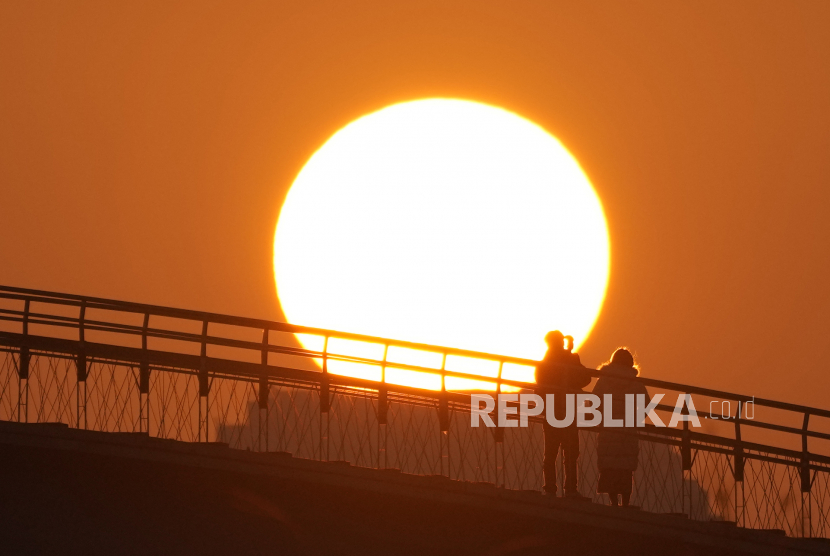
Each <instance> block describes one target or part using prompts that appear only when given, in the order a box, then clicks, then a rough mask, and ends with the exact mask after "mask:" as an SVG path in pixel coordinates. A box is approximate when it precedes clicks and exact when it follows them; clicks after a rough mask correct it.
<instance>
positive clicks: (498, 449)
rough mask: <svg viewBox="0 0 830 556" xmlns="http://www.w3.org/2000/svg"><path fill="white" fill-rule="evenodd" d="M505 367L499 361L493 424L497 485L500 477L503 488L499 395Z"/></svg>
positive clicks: (502, 450)
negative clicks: (502, 372) (494, 425)
mask: <svg viewBox="0 0 830 556" xmlns="http://www.w3.org/2000/svg"><path fill="white" fill-rule="evenodd" d="M503 366H504V361H499V374H498V375H497V377H496V409H495V412H494V413H495V417H494V418H493V422H494V423H495V424H496V427H495V428H494V429H493V437H494V440H495V443H494V449H495V452H496V453H495V457H494V459H495V464H496V479H495V485H496V487H498V486H499V477H501V479H502V481H501V483H502V486H503V485H504V429H503V428H502V427H500V426H499V394H500V393H501V371H502V367H503Z"/></svg>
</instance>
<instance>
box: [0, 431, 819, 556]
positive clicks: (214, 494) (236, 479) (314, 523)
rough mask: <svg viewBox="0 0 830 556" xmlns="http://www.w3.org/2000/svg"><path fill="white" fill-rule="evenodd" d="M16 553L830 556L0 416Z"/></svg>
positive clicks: (757, 537) (0, 509) (337, 468)
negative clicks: (813, 555) (751, 555)
mask: <svg viewBox="0 0 830 556" xmlns="http://www.w3.org/2000/svg"><path fill="white" fill-rule="evenodd" d="M0 470H1V471H2V476H3V477H4V481H3V483H4V485H3V489H2V495H0V496H2V504H0V538H2V549H0V552H2V553H5V554H90V555H94V554H108V555H109V554H142V555H148V554H198V555H200V556H206V555H212V554H217V555H219V554H221V555H223V556H228V555H231V554H365V555H372V554H403V555H407V554H447V555H464V554H476V555H507V554H517V555H518V554H522V555H535V554H568V555H580V554H586V555H587V554H615V555H626V554H637V555H640V554H650V555H664V554H665V555H669V554H671V555H677V554H681V555H682V554H706V555H709V556H712V555H725V556H726V555H739V554H769V555H773V554H805V555H806V554H830V545H829V544H827V543H826V542H824V541H821V540H809V539H790V538H786V537H784V536H783V535H780V534H776V533H773V532H760V531H747V530H740V529H737V528H735V527H730V526H728V525H719V524H706V523H698V522H692V521H689V520H686V519H684V518H681V517H677V516H665V515H655V514H648V513H646V512H640V511H637V510H634V509H623V508H610V507H604V506H598V505H595V504H591V503H587V502H572V501H568V500H559V499H550V498H547V497H543V496H541V495H540V494H539V493H536V492H511V491H505V490H503V489H496V488H494V487H493V486H492V485H486V484H472V483H460V482H456V481H450V480H448V479H446V478H444V477H419V476H412V475H404V474H401V473H399V472H395V471H393V470H383V471H378V470H371V469H362V468H355V467H351V466H349V465H348V464H344V463H337V462H327V463H323V462H316V461H310V460H302V459H298V458H292V457H291V456H290V455H288V454H281V453H254V452H246V451H238V450H230V449H228V448H227V447H226V446H224V445H220V444H192V443H183V442H176V441H169V440H161V439H154V438H148V437H147V436H146V435H141V434H130V433H127V434H124V433H102V432H92V431H82V430H77V429H70V428H68V427H66V426H65V425H61V424H18V423H8V422H0Z"/></svg>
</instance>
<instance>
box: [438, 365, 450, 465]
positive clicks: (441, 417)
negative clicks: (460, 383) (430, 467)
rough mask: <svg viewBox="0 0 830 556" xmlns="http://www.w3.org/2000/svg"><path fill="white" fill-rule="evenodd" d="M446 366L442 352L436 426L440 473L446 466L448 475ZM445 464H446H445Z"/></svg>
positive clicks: (448, 424)
mask: <svg viewBox="0 0 830 556" xmlns="http://www.w3.org/2000/svg"><path fill="white" fill-rule="evenodd" d="M446 366H447V354H446V352H445V353H444V354H443V357H442V358H441V393H440V394H439V396H438V428H439V434H440V437H439V440H440V447H441V462H440V463H441V474H442V475H443V474H444V467H446V468H447V477H448V478H449V476H450V462H449V456H450V433H449V431H450V411H449V399H448V395H447V384H446V379H447V377H446V372H445V371H446ZM445 464H446V465H445Z"/></svg>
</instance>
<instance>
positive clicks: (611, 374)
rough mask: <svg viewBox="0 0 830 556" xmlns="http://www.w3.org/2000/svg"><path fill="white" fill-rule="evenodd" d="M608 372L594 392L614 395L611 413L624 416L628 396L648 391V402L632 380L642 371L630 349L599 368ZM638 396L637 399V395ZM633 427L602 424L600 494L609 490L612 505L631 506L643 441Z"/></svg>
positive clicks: (643, 389)
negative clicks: (633, 479) (609, 426)
mask: <svg viewBox="0 0 830 556" xmlns="http://www.w3.org/2000/svg"><path fill="white" fill-rule="evenodd" d="M599 370H600V371H603V372H605V373H606V374H605V376H601V377H600V378H599V380H597V383H596V385H595V386H594V390H593V393H594V394H596V395H597V396H599V397H600V398H601V399H602V403H603V404H605V399H604V397H603V395H604V394H611V396H612V411H611V416H612V418H614V419H624V418H625V395H626V394H635V396H636V394H645V398H646V403H648V402H649V395H648V391H647V390H646V387H645V386H643V385H642V384H641V383H639V382H637V381H634V380H630V379H631V378H634V377H636V376H637V375H639V374H640V371H639V370H638V369H637V367H636V365H634V357H633V356H632V355H631V352H630V351H628V350H627V349H623V348H620V349H618V350H617V351H615V352H614V355H612V356H611V361H610V362H609V363H606V364H605V365H603V366H602V367H600V368H599ZM635 399H636V398H635ZM633 432H634V430H632V429H630V428H607V427H605V426H603V428H602V429H600V432H599V438H598V440H597V467H598V468H599V484H598V485H597V492H598V493H604V492H605V493H608V495H609V496H610V497H611V505H612V506H616V505H618V504H619V501H618V500H617V497H618V496H620V497H621V498H622V505H623V506H628V503H629V501H630V500H631V485H632V478H633V476H634V471H635V470H636V469H637V463H638V459H639V456H640V441H639V440H638V439H637V437H636V436H634V435H633V434H631V433H633Z"/></svg>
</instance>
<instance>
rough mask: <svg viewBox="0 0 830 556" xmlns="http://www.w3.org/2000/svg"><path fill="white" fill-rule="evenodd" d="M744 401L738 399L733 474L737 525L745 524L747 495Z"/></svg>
mask: <svg viewBox="0 0 830 556" xmlns="http://www.w3.org/2000/svg"><path fill="white" fill-rule="evenodd" d="M742 411H743V402H741V401H740V400H739V401H738V413H737V414H736V415H735V456H734V457H735V461H734V468H733V469H732V474H733V477H734V479H735V525H738V526H739V527H743V526H744V521H745V506H746V497H745V496H746V495H745V491H744V443H743V440H742V439H741V412H742Z"/></svg>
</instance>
